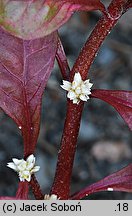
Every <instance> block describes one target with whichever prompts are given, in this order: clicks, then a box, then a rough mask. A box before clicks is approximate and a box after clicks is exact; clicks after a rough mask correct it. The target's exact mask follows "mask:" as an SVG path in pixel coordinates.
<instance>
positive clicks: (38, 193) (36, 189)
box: [30, 175, 44, 200]
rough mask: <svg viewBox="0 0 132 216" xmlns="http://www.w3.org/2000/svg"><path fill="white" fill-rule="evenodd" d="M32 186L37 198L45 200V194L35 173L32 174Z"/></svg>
mask: <svg viewBox="0 0 132 216" xmlns="http://www.w3.org/2000/svg"><path fill="white" fill-rule="evenodd" d="M30 186H31V189H32V192H33V194H34V197H35V199H36V200H43V199H44V195H43V193H42V191H41V189H40V185H39V183H38V181H37V179H36V177H35V175H32V179H31V181H30Z"/></svg>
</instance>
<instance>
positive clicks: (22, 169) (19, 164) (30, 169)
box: [7, 154, 40, 182]
mask: <svg viewBox="0 0 132 216" xmlns="http://www.w3.org/2000/svg"><path fill="white" fill-rule="evenodd" d="M12 161H13V162H10V163H8V164H7V166H8V167H9V168H11V169H13V170H14V171H16V172H17V173H18V175H19V179H20V181H25V180H26V181H28V182H30V181H31V175H32V174H33V173H35V172H37V171H39V169H40V166H35V157H34V155H33V154H32V155H30V156H29V157H28V158H27V159H26V160H24V159H21V160H18V159H16V158H13V159H12Z"/></svg>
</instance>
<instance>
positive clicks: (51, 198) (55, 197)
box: [44, 194, 58, 200]
mask: <svg viewBox="0 0 132 216" xmlns="http://www.w3.org/2000/svg"><path fill="white" fill-rule="evenodd" d="M57 199H58V198H57V195H55V194H52V195H49V194H45V196H44V200H57Z"/></svg>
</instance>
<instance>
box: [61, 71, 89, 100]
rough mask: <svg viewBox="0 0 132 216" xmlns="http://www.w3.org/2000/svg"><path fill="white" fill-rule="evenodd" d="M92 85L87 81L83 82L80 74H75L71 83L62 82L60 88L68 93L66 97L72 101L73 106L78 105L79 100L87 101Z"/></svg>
mask: <svg viewBox="0 0 132 216" xmlns="http://www.w3.org/2000/svg"><path fill="white" fill-rule="evenodd" d="M92 86H93V84H92V83H90V82H89V79H88V80H85V81H83V80H82V77H81V75H80V73H79V72H78V73H75V75H74V79H73V82H72V83H71V82H68V81H65V80H63V85H61V87H62V88H63V89H64V90H66V91H68V94H67V97H68V98H69V99H70V100H73V103H74V104H78V103H79V102H80V101H81V100H82V101H87V100H88V99H89V95H90V94H91V87H92Z"/></svg>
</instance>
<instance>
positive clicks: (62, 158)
mask: <svg viewBox="0 0 132 216" xmlns="http://www.w3.org/2000/svg"><path fill="white" fill-rule="evenodd" d="M125 3H126V1H123V0H121V1H117V0H113V1H112V3H111V4H110V6H109V8H108V15H107V16H106V15H104V16H103V17H102V18H101V19H100V20H99V22H98V23H97V25H96V26H95V28H94V30H93V32H92V34H91V36H90V37H89V39H88V40H87V42H86V44H85V45H84V47H83V49H82V50H81V52H80V54H79V57H78V59H77V60H76V62H75V64H74V67H73V69H72V71H71V73H70V81H72V80H73V77H74V74H75V73H76V72H80V74H81V76H82V78H83V80H85V79H86V78H87V75H88V70H89V68H90V66H91V64H92V62H93V60H94V58H95V55H96V53H97V52H98V50H99V48H100V46H101V44H102V42H103V41H104V39H105V38H106V36H107V35H108V34H109V33H110V31H111V29H112V28H113V27H114V26H115V24H116V23H117V21H118V19H119V18H120V16H121V14H122V13H123V11H122V5H123V4H125ZM83 106H84V103H82V102H80V103H79V105H74V104H73V103H72V102H71V101H69V100H68V103H67V114H66V120H65V125H64V131H63V136H62V140H61V147H60V151H59V154H58V161H57V168H56V173H55V178H54V182H53V186H52V190H51V194H56V195H57V196H58V197H59V198H60V199H69V195H70V182H71V175H72V168H73V162H74V156H75V152H76V145H77V137H78V133H79V127H80V120H81V115H82V110H83Z"/></svg>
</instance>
